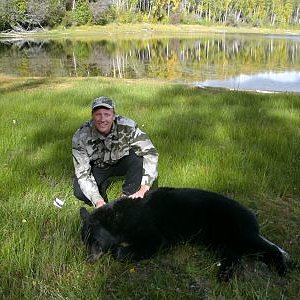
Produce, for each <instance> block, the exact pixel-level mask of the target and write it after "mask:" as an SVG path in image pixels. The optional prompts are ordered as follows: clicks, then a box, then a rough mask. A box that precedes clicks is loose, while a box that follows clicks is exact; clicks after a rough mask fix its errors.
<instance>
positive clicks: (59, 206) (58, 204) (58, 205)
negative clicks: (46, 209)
mask: <svg viewBox="0 0 300 300" xmlns="http://www.w3.org/2000/svg"><path fill="white" fill-rule="evenodd" d="M53 204H54V205H55V206H57V207H58V208H62V207H63V205H64V204H65V201H63V200H60V199H58V198H55V199H54V201H53Z"/></svg>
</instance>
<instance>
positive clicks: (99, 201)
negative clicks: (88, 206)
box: [96, 199, 106, 208]
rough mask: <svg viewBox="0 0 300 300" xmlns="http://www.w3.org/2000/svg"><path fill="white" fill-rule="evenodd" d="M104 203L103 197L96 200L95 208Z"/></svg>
mask: <svg viewBox="0 0 300 300" xmlns="http://www.w3.org/2000/svg"><path fill="white" fill-rule="evenodd" d="M104 204H106V203H105V201H104V200H103V199H99V200H98V201H97V202H96V208H99V207H101V206H103V205H104Z"/></svg>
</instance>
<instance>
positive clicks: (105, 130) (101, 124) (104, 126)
mask: <svg viewBox="0 0 300 300" xmlns="http://www.w3.org/2000/svg"><path fill="white" fill-rule="evenodd" d="M92 118H93V121H94V125H95V127H96V129H97V130H98V131H99V132H100V133H101V134H102V135H104V136H106V135H108V134H109V132H110V130H111V127H112V124H113V122H114V119H115V113H114V111H113V109H108V108H102V107H101V108H98V109H96V110H94V111H93V113H92Z"/></svg>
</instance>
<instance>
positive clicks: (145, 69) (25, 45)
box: [0, 34, 300, 89]
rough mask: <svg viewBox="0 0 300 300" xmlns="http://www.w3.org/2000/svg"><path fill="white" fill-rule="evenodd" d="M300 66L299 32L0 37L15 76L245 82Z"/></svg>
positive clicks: (2, 58)
mask: <svg viewBox="0 0 300 300" xmlns="http://www.w3.org/2000/svg"><path fill="white" fill-rule="evenodd" d="M298 71H300V39H299V37H297V36H286V37H285V36H276V37H274V36H263V35H241V34H210V35H209V36H207V35H201V36H199V37H197V38H194V37H184V38H163V39H145V38H144V39H131V40H97V41H96V40H94V41H90V40H89V41H77V40H76V41H75V40H0V73H2V74H7V75H14V76H74V77H75V76H107V77H116V78H133V79H134V78H157V79H165V80H170V81H180V82H187V83H196V82H209V80H224V79H225V80H226V79H227V78H235V77H237V78H239V79H238V82H239V84H240V82H242V81H243V79H242V77H239V76H241V74H245V76H250V74H260V73H265V74H271V73H266V72H272V73H274V74H278V73H279V72H298ZM256 82H257V81H256ZM276 87H277V85H276ZM234 88H235V87H234ZM239 88H241V86H239ZM256 89H257V88H256ZM271 89H272V88H271Z"/></svg>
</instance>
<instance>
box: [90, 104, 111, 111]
mask: <svg viewBox="0 0 300 300" xmlns="http://www.w3.org/2000/svg"><path fill="white" fill-rule="evenodd" d="M98 107H105V108H109V109H113V107H112V106H111V105H109V104H106V103H103V104H98V105H95V106H93V108H92V110H94V109H95V108H98Z"/></svg>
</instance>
